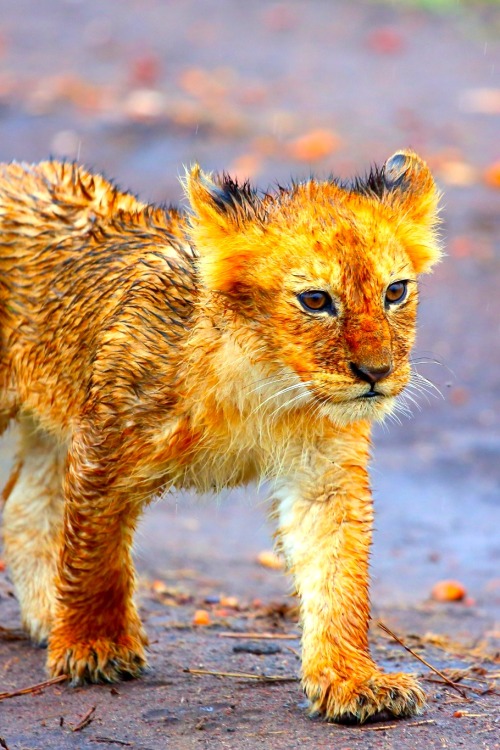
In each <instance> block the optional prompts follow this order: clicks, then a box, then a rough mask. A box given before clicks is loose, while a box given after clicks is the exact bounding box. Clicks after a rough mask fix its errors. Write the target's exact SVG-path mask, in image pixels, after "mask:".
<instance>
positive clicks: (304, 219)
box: [0, 152, 439, 721]
mask: <svg viewBox="0 0 500 750" xmlns="http://www.w3.org/2000/svg"><path fill="white" fill-rule="evenodd" d="M185 187H186V193H187V196H188V200H189V211H188V212H187V213H186V214H184V213H179V212H177V211H175V210H170V211H167V210H163V209H160V208H157V207H151V206H146V205H144V204H142V203H140V202H138V201H137V200H136V199H135V198H134V197H133V196H131V195H130V194H128V193H122V192H120V191H118V190H117V189H115V188H114V187H113V186H112V185H110V184H109V183H108V182H107V181H106V180H104V179H103V178H102V177H100V176H97V175H92V174H89V173H88V172H86V171H85V170H84V169H83V168H81V167H78V166H75V165H68V164H61V163H57V162H44V163H41V164H38V165H25V164H16V163H13V164H9V165H4V166H2V167H1V168H0V335H1V350H0V351H1V363H0V387H1V405H0V407H1V412H0V425H1V427H2V428H5V426H6V425H7V424H8V422H9V421H10V420H11V419H12V418H16V419H17V421H18V423H19V429H20V435H21V437H20V446H19V454H18V461H17V465H16V467H15V470H14V473H13V476H12V478H11V481H10V482H9V486H8V489H7V490H6V492H5V495H6V497H7V502H6V506H5V511H4V540H5V549H6V555H7V558H8V562H9V564H10V566H11V571H12V576H13V579H14V582H15V584H16V587H17V592H18V596H19V601H20V604H21V611H22V618H23V623H24V625H25V627H26V628H27V630H28V631H29V633H30V634H31V636H32V638H33V639H34V640H37V641H43V640H45V639H48V641H49V653H48V669H49V672H50V673H51V674H52V675H59V674H67V675H68V676H69V677H70V678H71V679H72V680H73V682H75V683H78V682H81V681H82V680H90V681H99V680H116V679H119V678H120V676H123V675H132V676H137V675H139V674H140V672H141V670H142V668H143V667H144V665H145V660H146V657H145V646H146V644H147V639H146V636H145V633H144V631H143V629H142V626H141V623H140V620H139V617H138V615H137V611H136V609H135V606H134V603H133V591H134V571H133V564H132V559H131V545H132V537H133V532H134V528H135V525H136V522H137V519H138V517H139V515H140V513H141V511H142V508H143V506H144V505H145V504H146V503H147V502H148V501H149V500H150V498H151V497H153V496H154V495H155V494H157V493H159V492H163V491H165V490H168V489H169V488H171V487H193V488H195V489H197V490H200V491H207V490H212V489H218V488H222V487H228V486H229V487H230V486H235V485H238V484H241V483H246V482H249V481H252V480H260V479H262V478H266V479H268V480H269V481H270V487H271V493H272V498H273V499H272V509H273V513H274V515H275V517H276V518H277V524H278V536H279V541H280V545H281V548H282V549H283V551H284V553H285V555H286V559H287V562H288V565H289V568H290V570H291V572H292V574H293V577H294V582H295V586H296V589H297V592H298V594H299V596H300V600H301V613H302V615H301V617H302V628H303V640H302V647H303V663H302V679H303V686H304V689H305V691H306V693H307V695H308V696H309V698H310V701H311V708H312V710H313V711H319V712H321V713H322V714H323V715H324V716H325V717H326V718H327V719H333V720H343V719H353V718H354V719H357V720H358V721H364V720H366V719H367V718H368V717H369V716H371V715H373V714H375V713H377V712H379V711H381V710H383V709H386V710H387V711H389V712H390V713H392V714H393V715H395V716H407V715H411V714H414V713H418V712H419V711H420V710H421V708H422V706H423V703H424V694H423V691H422V689H421V688H420V687H419V685H418V684H417V683H416V681H415V680H414V679H413V678H412V677H410V676H408V675H404V674H385V673H383V672H381V671H380V669H379V668H378V667H377V666H376V665H375V663H374V662H373V661H372V659H371V657H370V654H369V650H368V640H367V627H368V621H369V598H368V554H369V547H370V540H371V527H372V515H373V511H372V502H371V495H370V488H369V481H368V476H367V464H368V459H369V448H370V422H371V421H373V420H375V419H382V418H384V416H385V415H387V414H389V413H390V412H391V411H393V410H394V409H395V408H397V398H398V395H399V394H400V393H401V392H402V390H403V388H404V387H405V385H406V384H407V383H408V380H409V378H410V365H409V353H410V349H411V346H412V343H413V339H414V331H415V315H416V306H417V283H416V280H417V277H418V275H419V274H420V273H425V272H427V271H429V270H430V268H431V266H432V264H433V263H434V262H435V261H436V260H437V259H438V256H439V250H438V248H437V243H436V237H435V225H436V210H437V209H436V207H437V194H436V189H435V187H434V183H433V180H432V177H431V175H430V173H429V170H428V169H427V167H426V165H425V163H424V162H422V161H421V160H420V159H419V158H418V157H417V156H416V155H415V154H413V153H411V152H402V153H400V154H396V155H395V156H394V157H392V158H391V159H390V160H389V161H388V162H386V164H385V166H384V167H383V168H382V169H381V170H379V171H376V172H374V173H372V175H371V176H370V178H369V179H368V180H367V181H365V182H361V183H353V185H351V186H343V185H341V184H340V183H337V182H335V181H334V180H330V181H325V182H318V181H315V180H310V181H307V182H304V183H300V184H296V185H293V186H292V187H291V188H287V189H280V190H277V191H276V192H275V193H272V194H267V195H259V194H257V193H256V192H254V191H253V190H252V189H251V188H250V187H249V186H248V185H244V186H238V185H237V184H236V183H234V182H233V181H231V180H230V179H229V178H228V177H222V178H215V179H212V178H210V177H209V176H207V175H204V174H203V173H201V172H200V170H199V169H198V168H195V169H193V170H191V172H190V173H189V174H188V175H187V177H186V183H185ZM401 281H404V282H407V291H406V297H405V298H404V299H402V300H401V302H399V301H398V302H397V303H393V302H390V301H388V296H387V295H388V294H389V291H390V290H389V291H388V288H389V287H391V285H394V284H395V285H396V287H395V288H396V290H397V289H399V287H398V283H399V282H401ZM391 289H392V287H391ZM314 290H316V292H317V290H319V291H320V292H321V293H322V294H323V299H326V300H330V301H331V305H330V307H329V308H328V309H325V310H319V311H316V310H313V309H311V308H308V307H307V306H304V301H303V300H304V298H303V296H301V295H303V294H304V293H310V292H311V291H314ZM325 295H328V297H325ZM307 299H309V297H307ZM366 373H368V376H367V375H366ZM370 373H372V375H373V374H375V375H373V383H370V378H371V377H372V375H370ZM375 376H376V377H375ZM367 378H368V379H367ZM375 380H376V383H375ZM372 386H373V388H372ZM368 392H370V397H368V396H367V394H368Z"/></svg>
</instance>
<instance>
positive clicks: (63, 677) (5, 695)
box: [0, 674, 68, 701]
mask: <svg viewBox="0 0 500 750" xmlns="http://www.w3.org/2000/svg"><path fill="white" fill-rule="evenodd" d="M67 679H68V677H67V675H65V674H61V675H59V677H53V678H52V679H51V680H45V682H39V683H37V684H36V685H30V686H29V687H26V688H21V689H20V690H13V691H12V692H11V693H0V701H4V700H7V698H16V697H17V696H18V695H28V694H29V693H37V692H38V691H39V690H43V689H44V688H46V687H50V685H57V683H58V682H64V681H65V680H67Z"/></svg>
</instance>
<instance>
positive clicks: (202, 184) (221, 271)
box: [184, 166, 263, 292]
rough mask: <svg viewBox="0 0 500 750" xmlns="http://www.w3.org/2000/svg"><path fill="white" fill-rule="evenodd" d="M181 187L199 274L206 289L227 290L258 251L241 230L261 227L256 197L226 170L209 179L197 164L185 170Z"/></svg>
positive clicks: (236, 285) (239, 282)
mask: <svg viewBox="0 0 500 750" xmlns="http://www.w3.org/2000/svg"><path fill="white" fill-rule="evenodd" d="M184 187H185V191H186V195H187V197H188V199H189V203H190V205H191V216H190V222H189V223H190V229H189V234H190V236H191V239H192V240H193V243H194V245H195V247H196V249H197V251H198V255H199V260H198V267H199V270H200V274H201V278H202V280H203V282H204V284H205V286H206V287H207V288H209V289H212V290H214V291H215V290H217V291H222V292H230V291H231V290H232V289H234V288H237V287H238V286H239V285H241V283H242V282H243V281H244V277H245V276H246V272H247V271H248V269H249V267H250V266H251V263H252V260H254V259H255V257H256V254H257V253H258V251H259V244H258V242H255V240H254V241H253V242H252V241H251V240H250V238H248V237H245V235H246V232H245V230H246V229H247V228H248V227H250V226H251V228H252V233H255V232H256V231H257V232H258V231H259V228H260V231H262V229H263V218H262V215H261V213H262V212H261V211H259V209H260V205H261V202H260V199H259V198H258V196H257V194H256V193H255V191H253V190H252V188H251V187H250V185H249V183H248V182H245V183H244V184H243V185H239V184H238V183H237V182H236V181H235V180H232V179H231V178H230V177H229V176H228V175H226V174H224V175H222V177H216V178H215V179H212V178H211V177H210V176H209V175H207V174H205V173H203V172H202V171H201V169H200V168H199V167H198V166H194V167H193V168H192V169H191V170H189V171H187V173H186V177H185V181H184Z"/></svg>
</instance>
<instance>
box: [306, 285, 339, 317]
mask: <svg viewBox="0 0 500 750" xmlns="http://www.w3.org/2000/svg"><path fill="white" fill-rule="evenodd" d="M298 299H299V302H300V304H301V305H302V307H303V308H304V309H305V310H308V311H309V312H328V313H330V314H331V315H334V314H335V307H334V305H333V300H332V298H331V297H330V295H329V294H328V292H322V291H320V290H319V289H313V290H311V291H310V292H302V293H301V294H299V295H298Z"/></svg>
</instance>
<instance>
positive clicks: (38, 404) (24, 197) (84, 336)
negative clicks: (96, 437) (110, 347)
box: [0, 161, 193, 421]
mask: <svg viewBox="0 0 500 750" xmlns="http://www.w3.org/2000/svg"><path fill="white" fill-rule="evenodd" d="M183 221H184V220H183V217H182V216H181V215H179V214H178V213H177V212H175V211H172V212H166V211H164V210H162V209H159V208H156V207H150V206H147V205H145V204H143V203H140V202H139V201H137V200H136V198H135V197H134V196H133V195H132V194H130V193H125V192H121V191H119V190H118V189H117V188H116V187H114V186H113V185H112V184H111V183H109V182H108V181H107V180H105V179H104V178H103V177H101V176H99V175H93V174H91V173H89V172H87V171H86V170H84V169H83V168H82V167H79V166H77V165H75V164H65V163H60V162H52V161H48V162H42V163H40V164H37V165H29V164H18V163H12V164H8V165H5V164H4V165H1V166H0V336H1V344H2V346H1V349H0V388H1V390H2V391H3V397H2V404H1V405H0V411H1V410H2V405H3V409H5V408H7V406H8V407H9V408H13V406H15V405H16V404H14V401H17V402H18V404H17V405H18V406H19V405H21V408H29V409H30V410H32V411H34V412H35V413H37V412H39V413H40V414H42V413H45V414H46V416H47V419H49V421H50V414H51V413H52V411H53V410H54V409H53V404H54V403H55V402H57V400H60V401H61V402H65V403H66V404H68V405H73V406H74V407H75V408H78V405H79V403H80V402H81V398H82V394H83V393H84V391H85V387H86V384H87V382H88V378H89V368H90V367H91V362H92V360H93V357H94V356H95V352H96V348H97V347H98V346H99V341H100V337H101V336H102V333H103V331H104V330H105V328H106V326H107V325H108V324H109V321H110V320H111V319H112V318H113V317H114V316H116V315H118V314H119V312H120V309H121V307H122V306H123V305H124V304H126V299H127V296H128V295H129V292H130V290H131V289H134V290H135V289H137V288H138V287H141V285H146V286H149V288H160V289H161V295H162V297H163V298H164V300H165V301H166V302H168V298H169V295H170V296H173V297H175V296H176V295H177V296H179V295H178V288H179V284H183V285H184V287H186V288H187V289H188V291H185V290H183V299H185V298H186V296H188V292H189V286H190V278H191V274H192V272H193V271H192V258H190V257H189V254H188V252H187V251H186V250H185V249H184V244H185V243H184V241H183V239H182V238H183ZM155 285H156V287H155ZM165 310H166V313H168V311H169V308H168V306H166V307H165ZM9 399H10V401H9ZM6 400H7V401H9V403H8V404H7V403H6ZM68 411H70V409H69V410H68ZM70 417H71V415H70V414H69V413H68V419H69V418H70ZM56 418H57V419H60V415H57V417H56Z"/></svg>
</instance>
